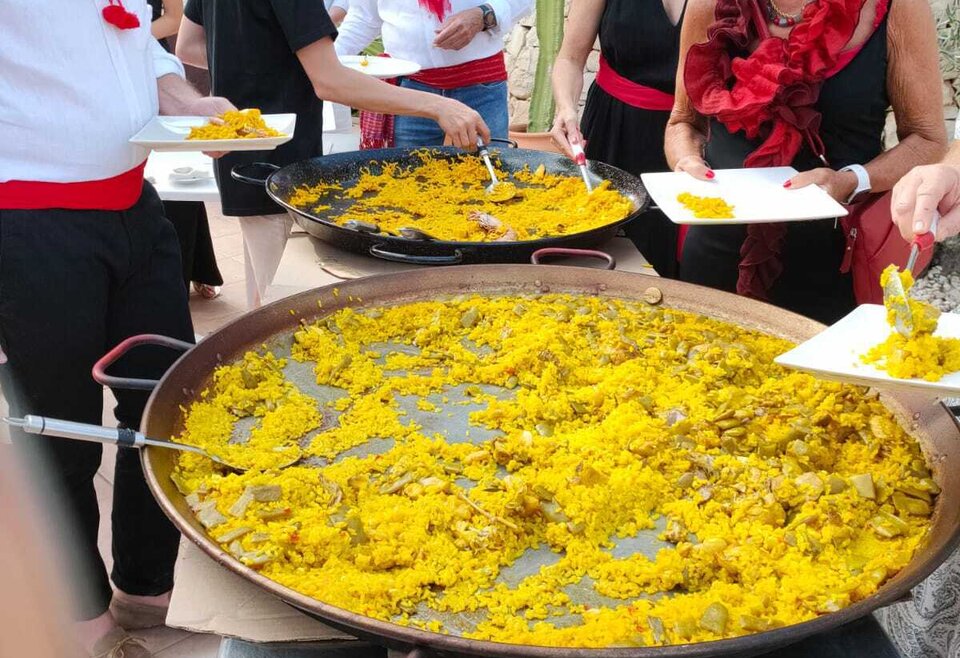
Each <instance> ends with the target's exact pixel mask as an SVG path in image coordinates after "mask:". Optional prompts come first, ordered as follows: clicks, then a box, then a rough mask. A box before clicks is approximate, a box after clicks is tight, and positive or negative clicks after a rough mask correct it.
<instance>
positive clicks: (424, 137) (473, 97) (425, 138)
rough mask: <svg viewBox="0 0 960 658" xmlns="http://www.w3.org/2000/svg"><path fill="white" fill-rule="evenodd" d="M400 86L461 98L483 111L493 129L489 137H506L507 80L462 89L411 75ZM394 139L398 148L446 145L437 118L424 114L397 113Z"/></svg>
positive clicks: (481, 113) (462, 101) (467, 103)
mask: <svg viewBox="0 0 960 658" xmlns="http://www.w3.org/2000/svg"><path fill="white" fill-rule="evenodd" d="M400 86H401V87H405V88H407V89H413V90H416V91H425V92H427V93H430V94H438V95H440V96H443V97H445V98H452V99H454V100H458V101H460V102H461V103H463V104H464V105H466V106H467V107H469V108H472V109H474V110H476V111H477V112H479V113H480V116H481V117H483V120H484V121H486V122H487V126H488V127H489V128H490V136H491V137H498V138H500V139H506V138H507V130H508V128H507V126H508V123H509V115H508V113H507V83H506V82H494V83H491V84H479V85H470V86H469V87H461V88H459V89H449V90H443V89H437V88H435V87H429V86H427V85H425V84H421V83H419V82H416V81H414V80H411V79H410V78H404V79H403V80H402V81H401V82H400ZM394 142H395V144H396V146H397V147H402V148H413V147H417V146H439V145H440V144H443V131H442V130H440V126H439V125H438V124H437V122H436V121H433V120H432V119H423V118H421V117H410V116H397V118H396V123H395V124H394Z"/></svg>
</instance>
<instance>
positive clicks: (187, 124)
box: [130, 114, 297, 152]
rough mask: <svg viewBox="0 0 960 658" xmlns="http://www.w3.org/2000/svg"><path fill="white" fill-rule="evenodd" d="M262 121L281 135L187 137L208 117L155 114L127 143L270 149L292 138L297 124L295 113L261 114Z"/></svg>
mask: <svg viewBox="0 0 960 658" xmlns="http://www.w3.org/2000/svg"><path fill="white" fill-rule="evenodd" d="M263 120H264V122H265V123H266V124H267V125H268V126H270V127H271V128H273V129H274V130H277V131H279V132H280V133H281V135H280V136H279V137H255V138H251V139H191V140H188V139H187V135H189V134H190V128H193V127H195V126H203V125H206V124H207V123H208V122H209V118H208V117H175V116H158V117H154V118H153V119H152V120H151V121H150V123H148V124H147V125H145V126H144V127H143V128H142V129H141V130H140V132H138V133H137V134H136V135H134V136H133V137H131V138H130V143H131V144H137V145H138V146H142V147H144V148H148V149H151V150H154V151H207V152H210V151H272V150H273V149H275V148H277V147H278V146H280V145H281V144H285V143H286V142H289V141H290V140H291V139H293V131H294V129H295V128H296V126H297V115H296V114H264V115H263Z"/></svg>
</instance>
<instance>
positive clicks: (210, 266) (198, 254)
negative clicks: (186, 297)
mask: <svg viewBox="0 0 960 658" xmlns="http://www.w3.org/2000/svg"><path fill="white" fill-rule="evenodd" d="M163 214H164V215H165V216H166V218H167V219H169V220H170V223H172V224H173V228H174V229H175V230H176V231H177V239H178V240H179V241H180V259H181V260H182V261H183V281H184V283H185V284H186V286H187V292H188V294H189V291H190V282H191V281H196V282H197V283H206V284H207V285H210V286H222V285H223V276H221V275H220V268H218V267H217V256H216V254H215V253H214V251H213V238H212V237H211V236H210V223H209V222H208V221H207V209H206V207H205V206H204V205H203V203H201V202H199V201H164V202H163Z"/></svg>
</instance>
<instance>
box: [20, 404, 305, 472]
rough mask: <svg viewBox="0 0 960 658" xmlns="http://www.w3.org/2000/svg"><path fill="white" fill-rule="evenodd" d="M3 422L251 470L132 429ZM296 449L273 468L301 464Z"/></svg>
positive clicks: (35, 419) (40, 419)
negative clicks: (192, 455)
mask: <svg viewBox="0 0 960 658" xmlns="http://www.w3.org/2000/svg"><path fill="white" fill-rule="evenodd" d="M3 422H5V423H6V424H7V425H10V426H11V427H19V428H20V429H22V430H23V431H24V432H26V433H27V434H39V435H41V436H55V437H59V438H61V439H74V440H76V441H91V442H93V443H103V444H104V445H117V446H120V447H122V448H144V447H146V446H152V447H154V448H167V449H169V450H179V451H181V452H192V453H195V454H198V455H201V456H203V457H206V458H207V459H209V460H210V461H212V462H215V463H217V464H220V465H221V466H226V467H227V468H229V469H230V470H233V471H237V472H238V473H243V472H245V471H248V470H250V469H249V468H247V467H245V466H237V465H236V464H230V463H228V462H226V461H224V460H223V458H221V457H217V456H216V455H213V454H211V453H209V452H207V451H206V450H203V449H202V448H198V447H197V446H191V445H187V444H185V443H174V442H172V441H159V440H157V439H151V438H149V437H147V436H145V435H144V434H142V433H140V432H136V431H134V430H131V429H126V428H119V427H101V426H100V425H90V424H87V423H75V422H73V421H70V420H58V419H56V418H45V417H44V416H30V415H28V416H24V417H23V418H7V417H4V418H3ZM291 447H294V448H296V451H295V454H294V458H293V459H291V460H290V461H287V462H283V463H281V464H277V465H276V466H275V467H274V468H286V467H288V466H292V465H293V464H295V463H296V462H298V461H300V459H301V458H302V457H303V454H302V453H301V451H300V447H299V446H296V445H294V446H291Z"/></svg>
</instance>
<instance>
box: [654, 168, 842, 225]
mask: <svg viewBox="0 0 960 658" xmlns="http://www.w3.org/2000/svg"><path fill="white" fill-rule="evenodd" d="M715 173H716V175H717V177H716V178H714V179H713V180H712V181H702V180H697V179H695V178H693V177H692V176H690V175H689V174H686V173H684V172H662V173H655V174H642V175H641V176H640V178H641V179H642V180H643V184H644V186H645V187H646V188H647V192H649V194H650V197H651V198H652V199H653V202H654V203H656V204H657V205H658V206H659V207H660V210H662V211H663V212H664V214H666V216H667V217H669V218H670V221H672V222H674V223H675V224H704V225H723V224H764V223H769V222H800V221H806V220H812V219H826V218H833V217H845V216H846V215H847V210H846V209H845V208H844V207H843V206H842V205H840V204H839V203H837V202H836V201H835V200H834V199H833V198H832V197H831V196H830V195H829V194H827V193H826V192H825V191H823V190H822V189H820V188H819V187H817V186H816V185H811V186H809V187H804V188H802V189H799V190H788V189H785V188H784V187H783V184H784V183H785V182H787V181H788V180H790V179H791V178H792V177H794V176H796V175H797V170H796V169H794V168H793V167H770V168H765V169H717V170H716V172H715ZM683 192H689V193H690V194H695V195H697V196H705V197H720V198H722V199H723V200H724V201H726V202H727V203H729V204H730V205H732V206H733V215H734V218H733V219H709V218H704V219H700V218H697V217H694V216H693V213H692V212H691V211H689V210H687V209H686V208H684V207H683V204H681V203H680V202H679V201H677V196H678V195H679V194H681V193H683Z"/></svg>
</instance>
